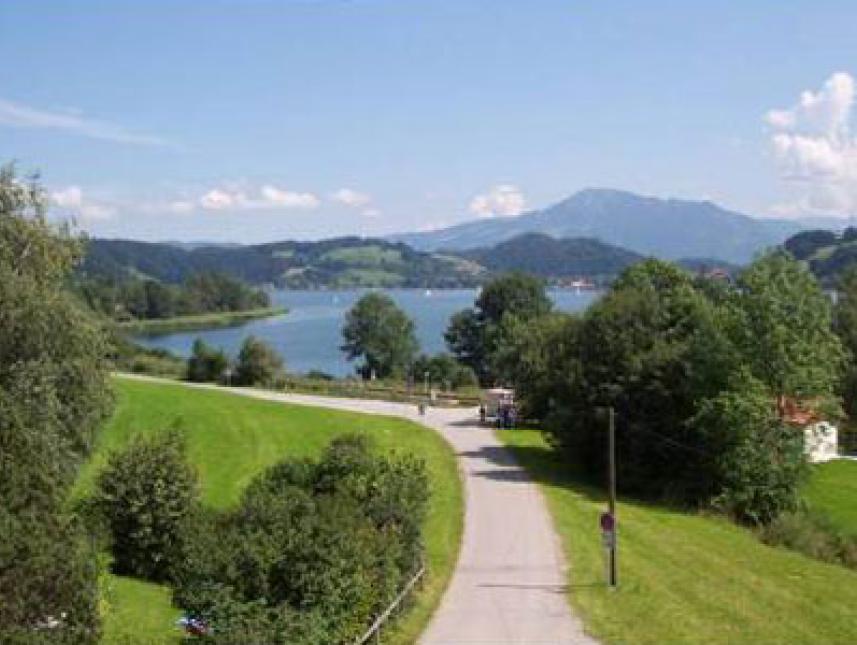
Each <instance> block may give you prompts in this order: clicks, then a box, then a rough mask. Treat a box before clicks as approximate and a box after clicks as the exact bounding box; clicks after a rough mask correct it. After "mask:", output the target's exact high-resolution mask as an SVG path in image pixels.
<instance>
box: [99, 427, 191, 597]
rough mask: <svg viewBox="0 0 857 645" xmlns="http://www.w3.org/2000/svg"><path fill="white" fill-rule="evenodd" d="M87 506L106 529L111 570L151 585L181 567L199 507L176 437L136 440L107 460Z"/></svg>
mask: <svg viewBox="0 0 857 645" xmlns="http://www.w3.org/2000/svg"><path fill="white" fill-rule="evenodd" d="M92 505H93V507H94V508H95V509H96V510H97V512H98V514H99V515H100V516H101V517H102V518H103V521H104V523H105V524H106V525H107V527H108V528H109V533H110V542H111V550H112V553H113V569H114V571H116V572H117V573H120V574H124V575H132V576H136V577H139V578H143V579H146V580H152V581H156V582H162V581H168V580H172V579H173V578H174V577H175V575H176V571H177V569H178V567H180V566H182V563H183V560H184V557H185V548H186V541H187V539H188V530H189V528H188V522H189V521H190V520H191V519H192V517H193V514H194V513H195V512H196V511H197V509H198V506H199V485H198V482H197V477H196V472H195V471H194V470H193V468H192V467H191V466H189V465H188V463H187V459H186V452H185V444H184V440H183V439H182V436H181V435H180V434H179V433H178V432H176V431H170V432H165V433H162V434H159V435H156V436H154V437H151V438H144V437H140V436H137V437H135V438H134V439H132V441H131V442H130V443H129V444H128V446H127V447H126V448H125V449H124V450H122V451H121V452H117V453H114V454H113V455H111V456H110V459H109V461H108V463H107V467H106V468H105V469H104V471H102V473H101V475H100V476H99V478H98V482H97V485H96V491H95V494H94V495H93V498H92Z"/></svg>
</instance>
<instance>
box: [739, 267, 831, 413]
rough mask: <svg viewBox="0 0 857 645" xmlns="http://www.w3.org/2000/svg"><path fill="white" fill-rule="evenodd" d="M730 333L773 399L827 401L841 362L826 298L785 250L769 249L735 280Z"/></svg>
mask: <svg viewBox="0 0 857 645" xmlns="http://www.w3.org/2000/svg"><path fill="white" fill-rule="evenodd" d="M736 304H737V307H735V308H733V312H734V317H733V320H732V323H731V325H730V334H731V335H732V337H733V338H734V340H735V343H736V345H737V346H738V347H739V349H740V351H741V352H742V354H743V356H744V357H745V359H746V361H747V362H748V364H749V367H750V370H751V372H752V374H753V376H755V377H756V378H757V379H759V380H760V381H761V382H762V383H764V384H765V386H766V387H767V388H768V390H769V391H770V392H771V394H772V395H773V396H774V397H775V398H776V401H777V404H778V406H779V409H780V412H781V413H782V411H783V404H784V401H785V399H786V398H787V397H794V398H819V397H821V398H825V399H830V398H831V397H832V395H833V393H834V391H835V388H836V385H837V383H838V378H839V374H840V368H841V365H842V359H843V352H842V345H841V343H840V341H839V339H838V338H837V336H836V334H835V333H834V332H833V330H832V325H831V322H832V321H831V319H832V313H831V305H830V300H829V299H828V297H827V296H826V295H825V294H824V292H823V291H822V290H821V287H819V285H818V282H817V281H816V280H815V278H814V277H813V276H812V274H811V273H810V272H809V271H808V270H807V269H806V268H804V267H803V266H802V265H801V264H800V263H798V262H796V261H795V260H794V259H793V258H792V257H791V256H790V255H789V254H788V253H785V252H782V251H777V252H773V253H770V254H768V255H766V256H764V257H762V258H760V259H759V260H757V261H756V262H754V263H753V264H752V265H750V266H749V267H748V268H747V269H746V270H745V271H744V272H743V273H742V274H741V275H740V277H739V279H738V295H737V298H736Z"/></svg>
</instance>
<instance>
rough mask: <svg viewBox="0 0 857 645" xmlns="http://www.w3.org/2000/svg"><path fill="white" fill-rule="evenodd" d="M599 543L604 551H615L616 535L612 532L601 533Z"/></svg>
mask: <svg viewBox="0 0 857 645" xmlns="http://www.w3.org/2000/svg"><path fill="white" fill-rule="evenodd" d="M601 543H602V544H603V545H604V548H605V549H615V548H616V533H615V532H613V531H602V532H601Z"/></svg>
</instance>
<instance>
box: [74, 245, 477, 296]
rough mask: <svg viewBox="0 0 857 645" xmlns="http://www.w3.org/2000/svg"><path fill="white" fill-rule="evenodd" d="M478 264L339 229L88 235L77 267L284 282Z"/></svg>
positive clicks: (366, 281) (412, 273)
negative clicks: (257, 237)
mask: <svg viewBox="0 0 857 645" xmlns="http://www.w3.org/2000/svg"><path fill="white" fill-rule="evenodd" d="M481 271H482V269H481V267H478V266H475V265H474V264H473V263H472V262H467V261H465V260H462V259H458V258H454V257H444V256H439V255H436V254H432V253H425V252H420V251H415V250H413V249H412V248H410V247H409V246H407V245H405V244H401V243H392V242H388V241H384V240H374V239H364V238H359V237H344V238H335V239H330V240H323V241H320V242H294V241H286V242H272V243H268V244H257V245H248V246H229V247H224V246H219V245H218V246H215V245H212V246H204V245H194V246H193V247H191V248H182V247H179V246H176V245H175V244H174V243H158V242H138V241H133V240H102V239H92V240H90V241H89V248H88V252H87V255H86V259H85V261H84V263H83V265H82V266H81V268H80V272H81V273H83V274H84V275H89V276H106V277H111V278H117V279H121V278H123V277H128V276H132V277H147V278H151V279H154V280H159V281H163V282H167V283H179V282H183V281H184V280H185V279H187V277H188V276H190V275H193V274H195V273H200V272H222V273H226V274H229V275H231V276H234V277H236V278H240V279H242V280H245V281H246V282H249V283H251V284H275V285H277V286H280V287H286V288H349V287H462V286H473V285H475V284H477V283H478V281H479V274H480V273H481Z"/></svg>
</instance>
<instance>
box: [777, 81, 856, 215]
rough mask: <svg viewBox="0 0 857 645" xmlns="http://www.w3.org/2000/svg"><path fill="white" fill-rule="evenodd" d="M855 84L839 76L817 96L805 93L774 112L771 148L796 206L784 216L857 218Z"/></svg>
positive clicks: (787, 209)
mask: <svg viewBox="0 0 857 645" xmlns="http://www.w3.org/2000/svg"><path fill="white" fill-rule="evenodd" d="M854 97H855V82H854V78H853V77H852V76H851V75H850V74H848V73H847V72H837V73H835V74H833V75H831V76H830V78H828V79H827V81H825V83H824V85H823V86H822V88H821V89H820V90H818V91H817V92H813V91H810V90H805V91H804V92H802V93H801V95H800V98H799V100H798V102H797V104H795V105H794V106H792V107H791V108H788V109H779V110H770V111H769V112H768V113H767V114H766V115H765V122H766V123H767V124H768V125H769V126H770V128H771V133H770V143H771V147H772V149H773V153H774V157H775V158H776V160H777V163H778V165H779V168H780V171H781V173H782V176H783V178H784V179H785V180H786V181H787V182H789V183H790V184H792V185H793V187H794V188H795V190H796V192H797V196H798V197H797V202H796V203H794V204H789V205H785V206H781V207H780V210H781V211H784V212H793V213H801V212H811V213H812V212H815V213H827V214H842V215H847V214H852V213H854V212H857V139H855V137H854V136H853V135H852V133H851V118H852V110H853V107H854Z"/></svg>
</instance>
